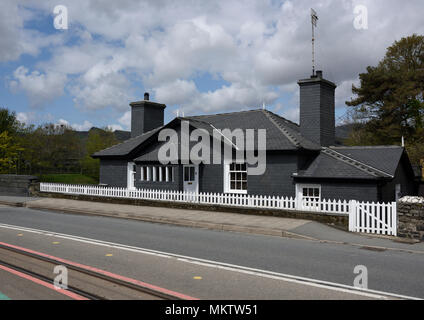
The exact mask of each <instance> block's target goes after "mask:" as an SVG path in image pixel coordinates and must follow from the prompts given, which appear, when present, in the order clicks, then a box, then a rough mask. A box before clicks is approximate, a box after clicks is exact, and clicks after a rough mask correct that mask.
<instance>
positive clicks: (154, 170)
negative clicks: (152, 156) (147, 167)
mask: <svg viewBox="0 0 424 320" xmlns="http://www.w3.org/2000/svg"><path fill="white" fill-rule="evenodd" d="M152 171H153V174H152V181H153V182H156V181H157V177H156V173H157V171H156V167H155V166H153V167H152Z"/></svg>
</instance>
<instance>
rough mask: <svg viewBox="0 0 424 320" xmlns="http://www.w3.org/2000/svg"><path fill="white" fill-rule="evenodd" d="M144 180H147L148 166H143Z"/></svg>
mask: <svg viewBox="0 0 424 320" xmlns="http://www.w3.org/2000/svg"><path fill="white" fill-rule="evenodd" d="M143 180H144V181H147V167H143Z"/></svg>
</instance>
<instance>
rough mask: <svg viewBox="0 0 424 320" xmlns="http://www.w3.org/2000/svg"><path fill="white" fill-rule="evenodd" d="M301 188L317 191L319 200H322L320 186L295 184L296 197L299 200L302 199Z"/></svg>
mask: <svg viewBox="0 0 424 320" xmlns="http://www.w3.org/2000/svg"><path fill="white" fill-rule="evenodd" d="M303 188H314V189H319V198H320V200H321V199H322V194H321V185H320V184H304V183H296V196H297V197H298V198H300V199H303Z"/></svg>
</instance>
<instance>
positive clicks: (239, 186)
mask: <svg viewBox="0 0 424 320" xmlns="http://www.w3.org/2000/svg"><path fill="white" fill-rule="evenodd" d="M236 189H237V190H241V182H238V181H237V182H236Z"/></svg>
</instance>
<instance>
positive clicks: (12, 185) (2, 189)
mask: <svg viewBox="0 0 424 320" xmlns="http://www.w3.org/2000/svg"><path fill="white" fill-rule="evenodd" d="M37 181H38V178H37V177H34V176H25V175H15V174H0V195H11V196H14V195H17V196H28V195H29V194H30V189H31V188H32V187H33V186H34V184H35V183H36V182H37Z"/></svg>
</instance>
